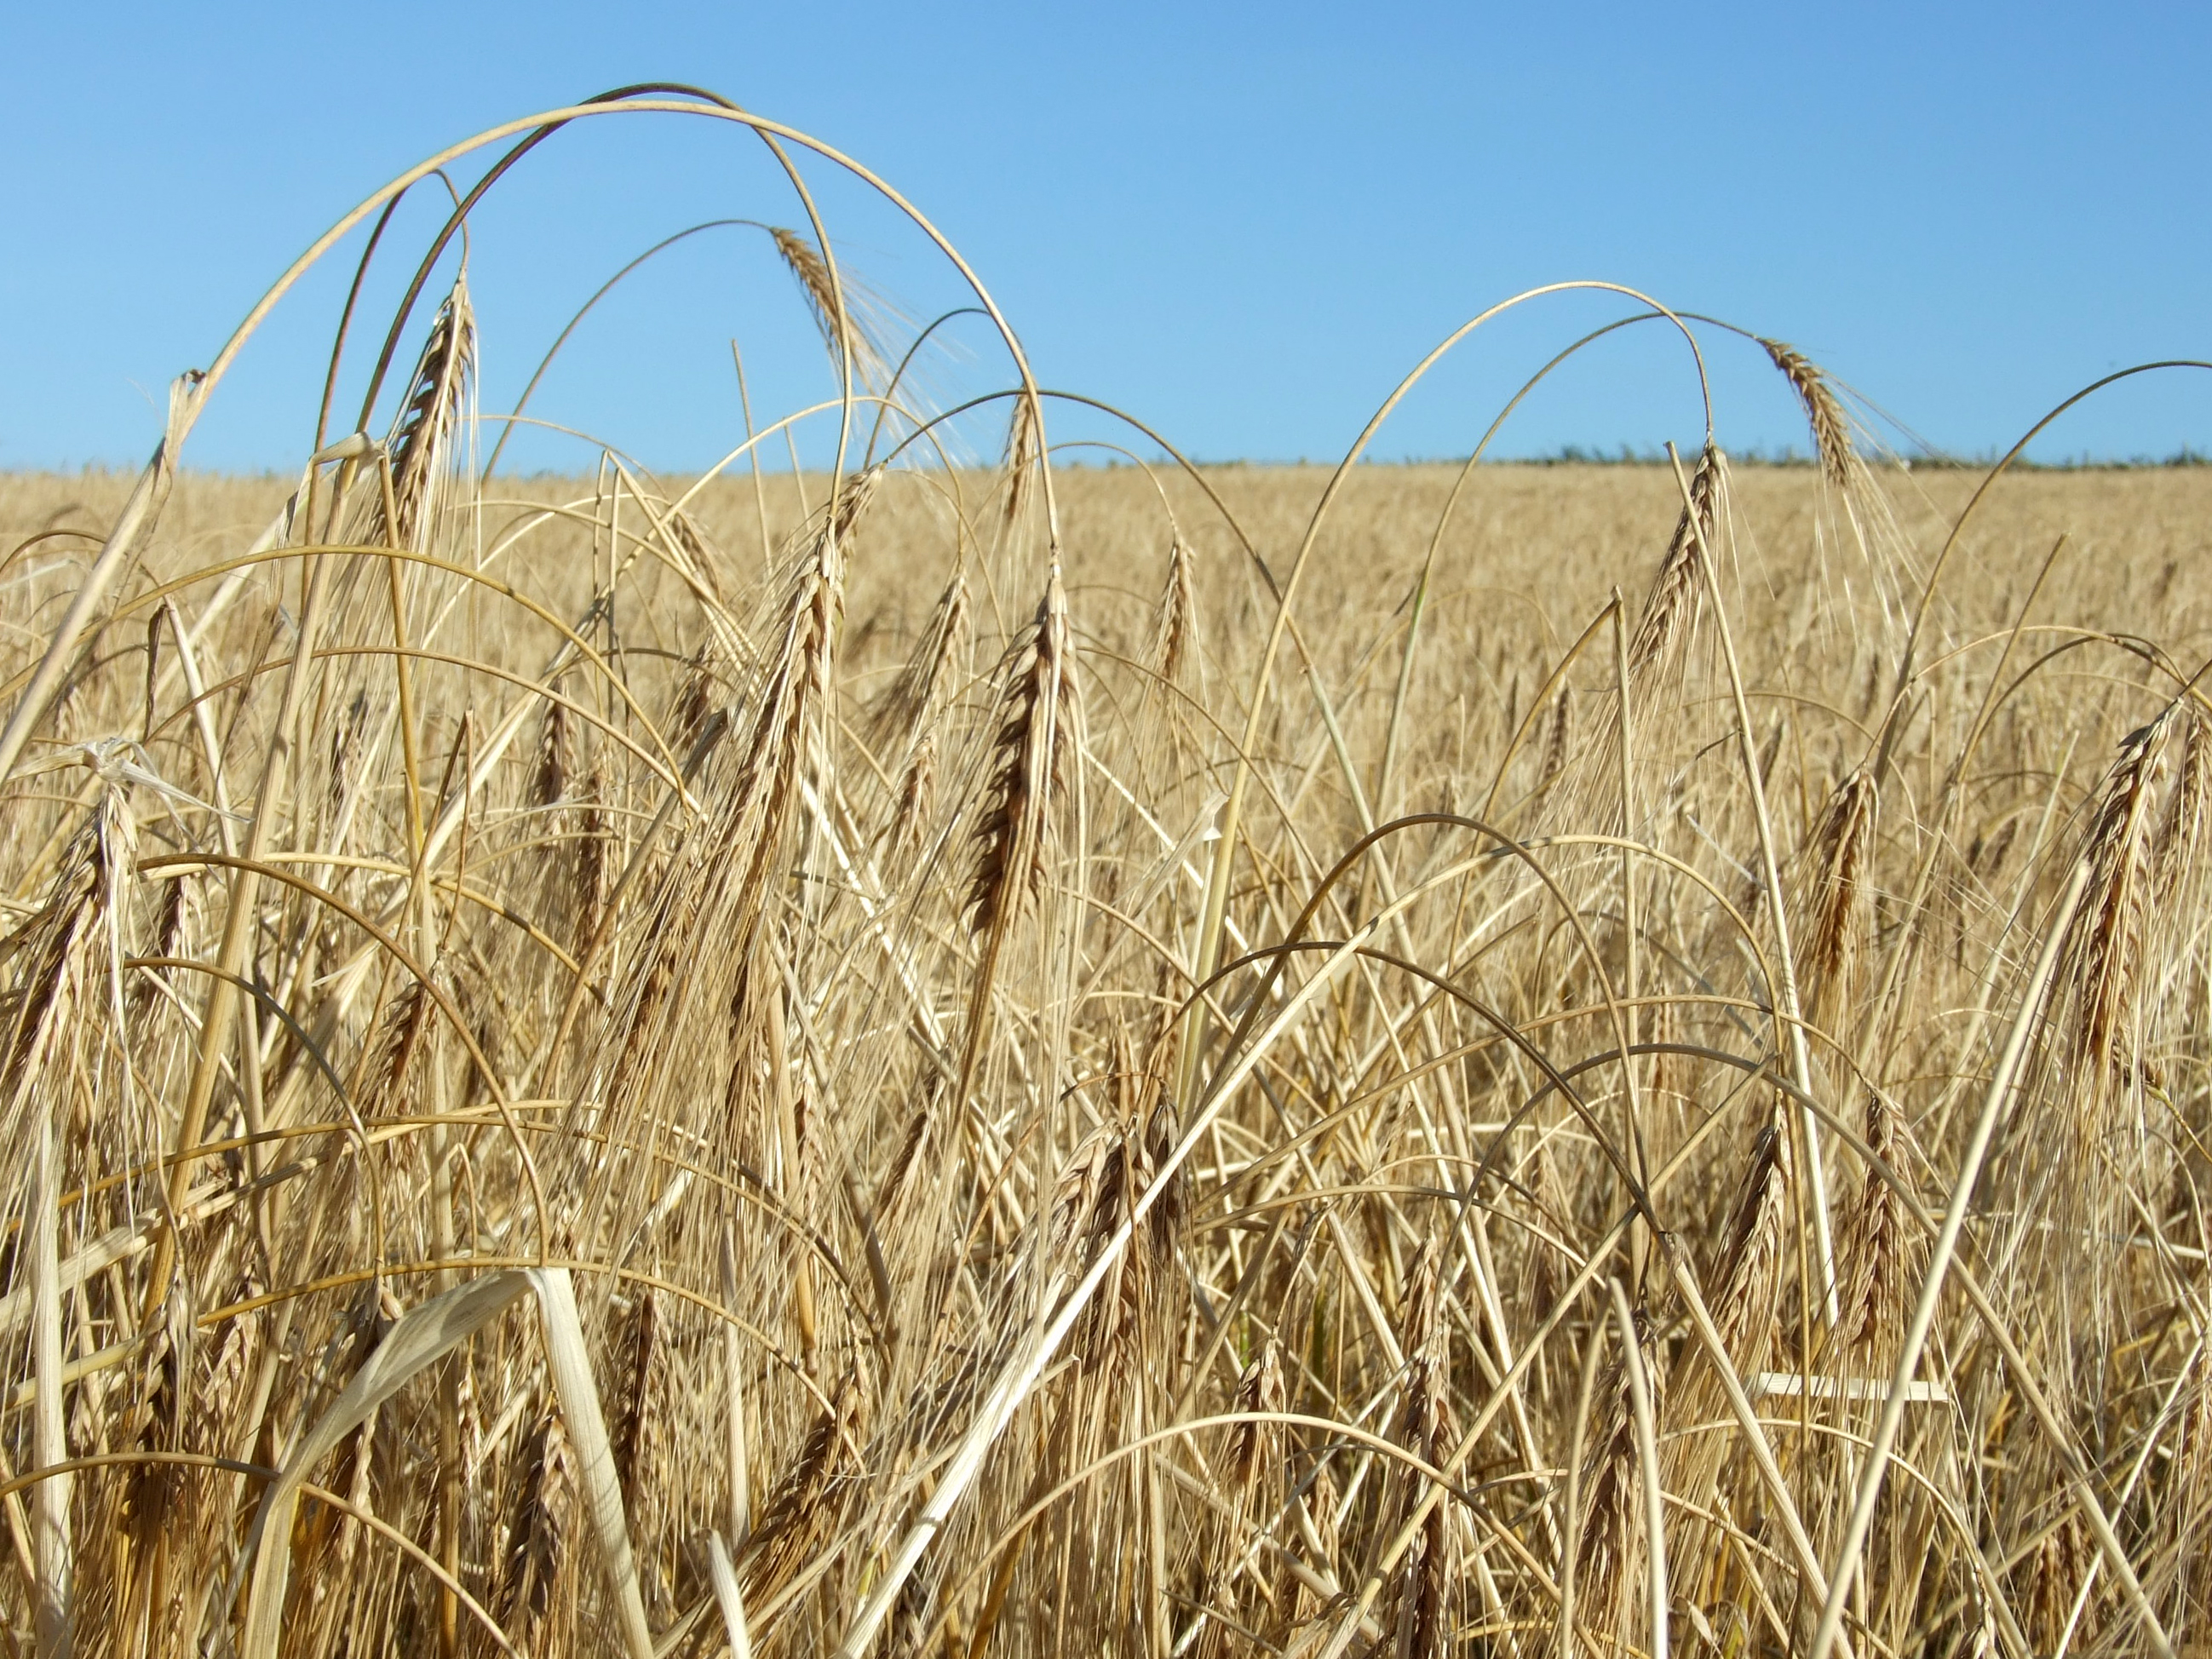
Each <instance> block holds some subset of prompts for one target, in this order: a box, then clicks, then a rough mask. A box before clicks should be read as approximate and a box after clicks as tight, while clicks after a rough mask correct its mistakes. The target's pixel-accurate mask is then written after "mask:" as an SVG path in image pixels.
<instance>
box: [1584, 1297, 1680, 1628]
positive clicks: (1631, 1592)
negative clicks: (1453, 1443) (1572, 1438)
mask: <svg viewBox="0 0 2212 1659" xmlns="http://www.w3.org/2000/svg"><path fill="white" fill-rule="evenodd" d="M1636 1332H1637V1340H1638V1345H1639V1346H1641V1347H1642V1349H1643V1351H1644V1375H1645V1376H1649V1377H1651V1378H1653V1379H1655V1381H1656V1378H1657V1376H1659V1370H1658V1367H1657V1364H1656V1359H1657V1353H1658V1349H1657V1332H1656V1329H1655V1328H1653V1326H1652V1324H1651V1322H1650V1320H1649V1319H1647V1318H1646V1317H1645V1316H1644V1315H1643V1313H1642V1312H1641V1311H1639V1312H1638V1315H1637V1320H1636ZM1598 1390H1599V1393H1598V1398H1599V1399H1601V1400H1602V1401H1604V1415H1603V1416H1602V1417H1601V1418H1600V1419H1599V1420H1598V1421H1599V1427H1598V1432H1597V1433H1596V1434H1595V1436H1594V1437H1592V1439H1591V1443H1590V1449H1589V1455H1588V1457H1587V1459H1586V1460H1585V1462H1584V1463H1583V1479H1582V1490H1583V1492H1584V1493H1585V1494H1586V1496H1585V1497H1584V1498H1583V1513H1582V1516H1581V1517H1580V1526H1579V1529H1578V1535H1579V1538H1580V1542H1579V1544H1578V1545H1577V1553H1576V1562H1575V1583H1576V1585H1577V1593H1578V1595H1579V1598H1580V1607H1581V1611H1580V1612H1579V1613H1578V1614H1577V1618H1578V1620H1579V1621H1580V1622H1581V1623H1582V1624H1583V1626H1586V1627H1587V1628H1589V1630H1591V1631H1592V1632H1595V1633H1596V1634H1598V1635H1599V1636H1601V1637H1602V1638H1607V1639H1609V1640H1611V1641H1612V1642H1613V1643H1615V1644H1625V1643H1626V1632H1625V1630H1624V1628H1623V1625H1624V1620H1626V1617H1627V1615H1628V1613H1629V1611H1630V1609H1632V1607H1635V1606H1636V1604H1637V1599H1638V1594H1639V1592H1640V1589H1641V1587H1642V1584H1643V1579H1644V1543H1643V1539H1644V1505H1643V1502H1642V1499H1641V1497H1640V1494H1639V1491H1638V1474H1637V1453H1636V1420H1635V1412H1634V1407H1633V1406H1632V1401H1631V1400H1630V1396H1629V1381H1628V1370H1627V1367H1626V1364H1624V1363H1623V1357H1622V1356H1619V1355H1616V1356H1615V1357H1614V1358H1613V1359H1611V1360H1609V1361H1608V1362H1607V1365H1606V1370H1605V1374H1604V1376H1602V1377H1601V1378H1600V1379H1599V1382H1598ZM1652 1407H1653V1411H1654V1413H1655V1414H1656V1412H1657V1410H1658V1402H1657V1401H1656V1400H1655V1401H1653V1402H1652ZM1624 1650H1625V1649H1624Z"/></svg>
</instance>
